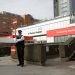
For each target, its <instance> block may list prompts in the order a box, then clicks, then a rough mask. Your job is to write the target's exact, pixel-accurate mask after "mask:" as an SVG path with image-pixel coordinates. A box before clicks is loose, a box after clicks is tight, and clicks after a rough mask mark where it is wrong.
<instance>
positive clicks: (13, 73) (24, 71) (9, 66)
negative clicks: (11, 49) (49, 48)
mask: <svg viewBox="0 0 75 75" xmlns="http://www.w3.org/2000/svg"><path fill="white" fill-rule="evenodd" d="M17 63H18V61H17V59H12V58H11V56H5V57H0V75H75V61H68V62H61V61H60V58H54V59H48V60H47V61H46V66H41V65H40V64H28V63H26V61H25V66H24V67H20V66H16V64H17Z"/></svg>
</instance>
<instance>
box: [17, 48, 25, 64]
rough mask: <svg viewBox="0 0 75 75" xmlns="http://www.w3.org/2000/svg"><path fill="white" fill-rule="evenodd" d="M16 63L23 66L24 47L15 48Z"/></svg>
mask: <svg viewBox="0 0 75 75" xmlns="http://www.w3.org/2000/svg"><path fill="white" fill-rule="evenodd" d="M17 55H18V61H19V64H20V65H24V47H17Z"/></svg>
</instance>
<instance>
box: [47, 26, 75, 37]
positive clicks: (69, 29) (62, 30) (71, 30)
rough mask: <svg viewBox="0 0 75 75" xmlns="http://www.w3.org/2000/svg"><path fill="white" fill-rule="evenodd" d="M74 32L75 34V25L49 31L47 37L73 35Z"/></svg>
mask: <svg viewBox="0 0 75 75" xmlns="http://www.w3.org/2000/svg"><path fill="white" fill-rule="evenodd" d="M72 34H75V26H71V27H66V28H60V29H55V30H49V31H47V37H53V36H65V35H72Z"/></svg>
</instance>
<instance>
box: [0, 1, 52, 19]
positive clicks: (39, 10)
mask: <svg viewBox="0 0 75 75" xmlns="http://www.w3.org/2000/svg"><path fill="white" fill-rule="evenodd" d="M1 11H7V12H11V13H15V14H19V15H24V14H31V15H32V16H33V17H34V18H37V19H50V18H52V17H53V0H0V12H1Z"/></svg>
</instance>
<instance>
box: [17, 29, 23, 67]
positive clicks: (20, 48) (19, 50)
mask: <svg viewBox="0 0 75 75" xmlns="http://www.w3.org/2000/svg"><path fill="white" fill-rule="evenodd" d="M16 49H17V55H18V61H19V64H17V66H21V67H23V66H24V36H23V35H22V31H21V30H18V36H16Z"/></svg>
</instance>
